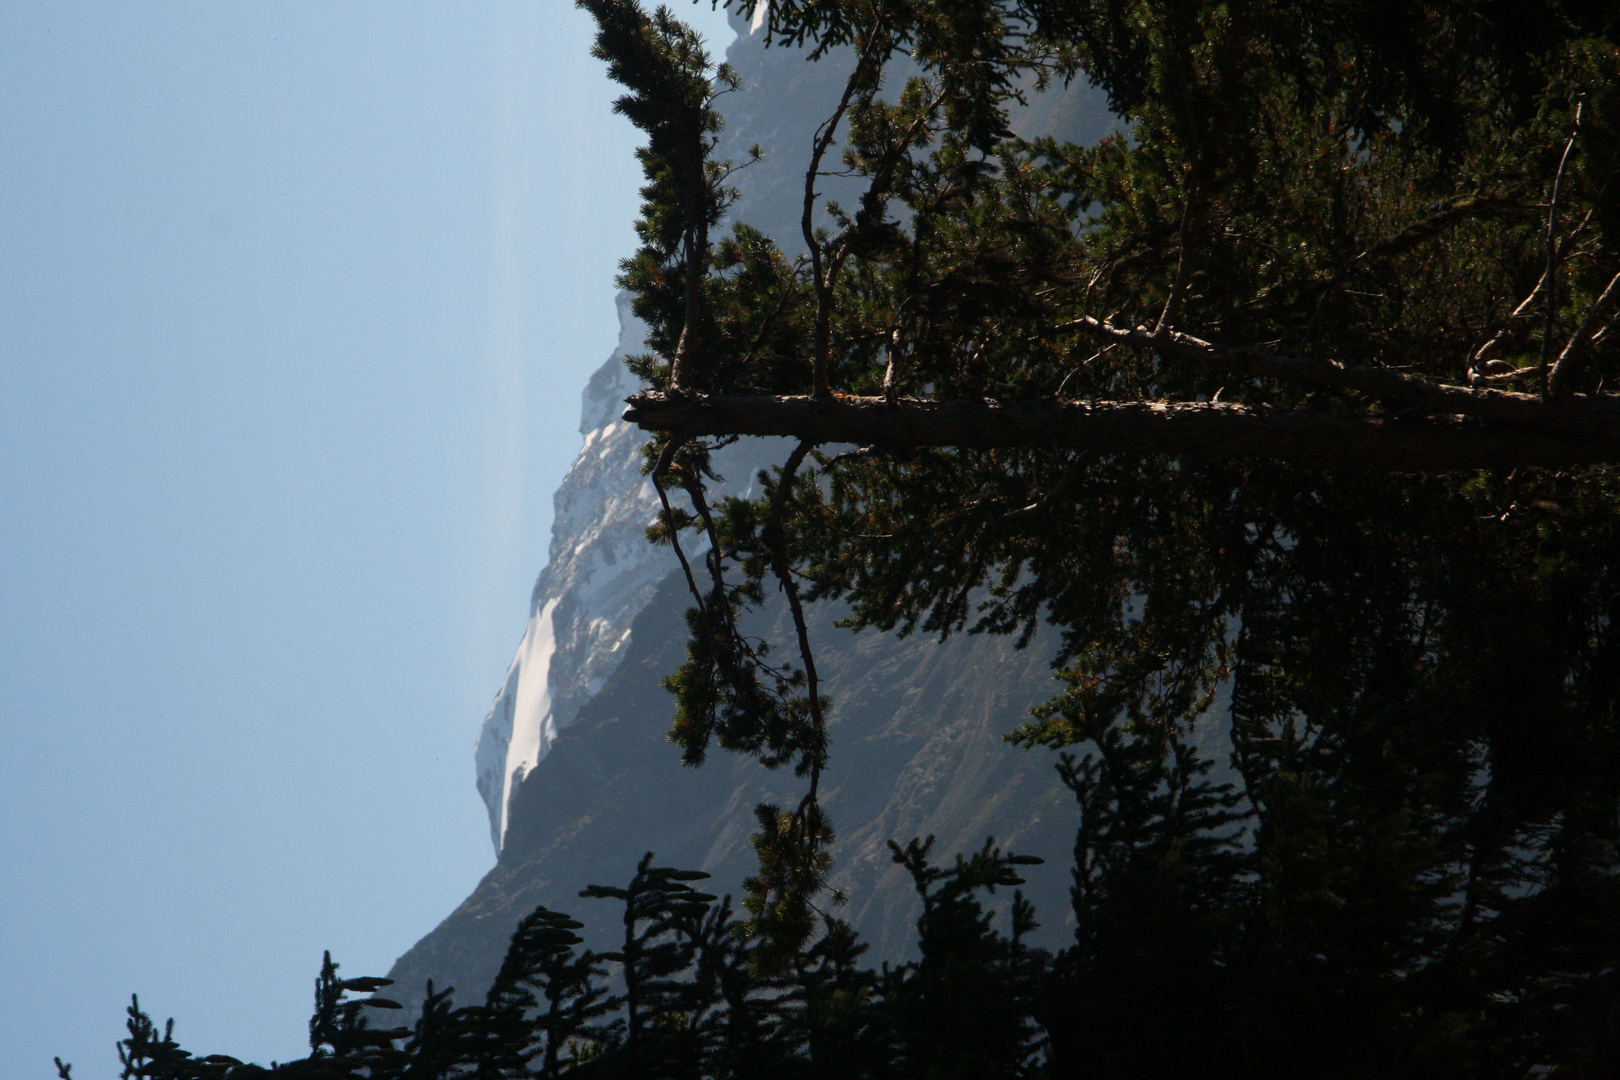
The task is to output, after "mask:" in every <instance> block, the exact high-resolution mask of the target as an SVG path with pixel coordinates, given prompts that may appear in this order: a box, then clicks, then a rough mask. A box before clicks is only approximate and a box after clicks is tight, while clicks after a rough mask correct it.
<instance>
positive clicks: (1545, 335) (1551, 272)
mask: <svg viewBox="0 0 1620 1080" xmlns="http://www.w3.org/2000/svg"><path fill="white" fill-rule="evenodd" d="M1585 108H1586V102H1585V101H1582V102H1580V103H1579V104H1577V105H1576V106H1575V123H1574V124H1572V125H1571V130H1570V133H1569V141H1568V142H1567V143H1565V144H1564V154H1563V156H1562V157H1560V158H1559V159H1558V173H1557V175H1556V176H1554V177H1553V187H1552V198H1551V199H1550V200H1549V201H1548V203H1547V269H1546V271H1545V272H1543V274H1542V277H1543V278H1545V279H1546V281H1547V322H1546V326H1545V327H1544V328H1543V330H1542V333H1541V367H1540V369H1539V371H1540V376H1541V396H1542V397H1544V398H1545V397H1549V396H1551V390H1550V388H1549V386H1548V384H1547V361H1548V360H1549V359H1551V357H1552V335H1553V320H1554V318H1555V317H1556V315H1557V312H1558V276H1557V275H1558V196H1559V194H1560V193H1561V192H1562V190H1563V186H1564V167H1565V166H1567V165H1568V164H1569V155H1570V154H1571V153H1573V152H1574V150H1575V140H1576V139H1577V138H1579V137H1580V134H1581V110H1583V109H1585Z"/></svg>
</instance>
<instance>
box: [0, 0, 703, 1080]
mask: <svg viewBox="0 0 1620 1080" xmlns="http://www.w3.org/2000/svg"><path fill="white" fill-rule="evenodd" d="M683 11H684V12H686V13H689V14H691V15H692V16H693V18H694V21H697V22H698V23H699V24H700V25H701V26H703V27H704V28H705V29H707V30H711V31H714V32H716V33H718V32H720V31H721V29H722V27H723V25H724V23H723V19H722V18H721V17H720V16H716V15H714V14H713V13H712V12H710V11H709V10H708V8H707V7H706V6H704V7H702V8H696V9H693V8H685V7H684V6H683ZM588 47H589V26H588V20H587V19H586V18H585V17H583V16H582V15H581V14H580V13H578V12H576V11H575V10H574V9H573V7H572V6H571V5H569V4H568V3H566V2H563V0H531V2H528V3H517V2H499V3H450V2H448V0H446V2H443V3H439V4H434V5H425V4H419V3H401V2H399V0H388V2H386V3H380V2H368V3H353V2H344V3H332V2H330V0H328V2H323V3H318V4H316V3H287V2H279V0H278V2H277V3H274V4H251V5H250V4H246V3H219V2H208V3H204V2H201V0H198V2H194V3H189V4H159V3H150V2H147V3H140V4H116V5H115V4H105V3H99V4H94V5H89V4H78V3H63V2H58V0H51V2H48V3H47V2H43V0H41V2H34V3H26V2H17V0H13V2H11V3H8V4H5V5H3V6H0V1016H3V1017H4V1021H3V1022H0V1076H3V1077H6V1078H10V1077H31V1076H39V1077H49V1076H52V1075H54V1069H53V1067H52V1066H51V1064H50V1059H51V1056H52V1055H53V1054H61V1055H62V1056H63V1057H64V1058H66V1059H68V1060H71V1061H74V1062H75V1063H76V1065H77V1068H76V1073H77V1075H78V1076H79V1077H80V1078H81V1080H94V1078H96V1077H102V1076H110V1075H114V1074H115V1073H116V1070H117V1065H116V1060H115V1058H114V1055H113V1049H112V1046H113V1043H114V1041H115V1040H116V1039H117V1038H118V1036H119V1035H120V1034H121V1024H122V1010H123V1007H124V1006H125V1005H126V1004H127V1002H128V997H129V994H130V992H131V991H137V992H139V993H140V995H141V1001H142V1003H143V1005H145V1006H146V1007H147V1008H148V1009H149V1010H150V1011H151V1012H152V1013H153V1014H154V1015H155V1016H157V1018H158V1019H159V1020H160V1021H161V1020H162V1019H163V1018H164V1017H167V1016H171V1015H172V1016H175V1017H176V1018H177V1025H176V1034H177V1036H178V1037H179V1038H180V1039H181V1040H182V1041H183V1042H184V1044H185V1045H187V1046H188V1047H189V1048H191V1049H193V1050H196V1051H198V1052H225V1053H232V1054H236V1055H238V1056H241V1057H246V1058H254V1059H258V1060H263V1061H267V1060H268V1059H270V1058H273V1057H275V1058H281V1059H286V1058H290V1057H295V1056H299V1055H301V1054H302V1053H304V1052H306V1050H307V1044H306V1037H307V1036H306V1031H305V1028H304V1024H305V1021H306V1020H307V1017H308V1012H309V1004H310V991H311V985H312V981H313V979H314V976H315V972H316V969H317V967H318V965H319V962H320V955H321V950H322V949H323V948H331V949H332V950H333V952H334V955H335V956H336V958H337V959H338V960H339V961H340V962H341V963H343V965H344V971H345V973H346V974H351V975H360V974H381V973H382V972H383V971H384V970H385V969H386V968H387V967H388V965H389V964H390V963H391V962H392V960H393V958H394V957H395V956H397V955H398V954H399V953H400V952H402V951H404V949H406V948H407V947H408V946H410V945H411V944H412V943H413V942H414V941H415V940H416V939H417V938H418V937H419V936H420V935H421V934H423V933H424V932H426V931H427V930H429V929H431V928H432V926H433V925H434V924H435V923H436V922H437V921H438V920H439V919H440V918H442V917H443V916H445V915H446V914H448V913H449V912H450V910H451V909H452V908H453V907H454V906H455V905H456V904H457V903H458V902H459V901H460V900H461V899H462V897H463V896H465V895H466V893H467V892H468V891H469V890H470V889H471V887H472V886H473V884H474V883H475V882H476V881H477V879H478V877H479V876H480V875H481V874H482V873H483V872H484V871H485V870H487V869H488V867H489V866H490V864H491V862H492V855H491V852H490V849H489V840H488V828H487V825H486V822H485V818H484V810H483V806H482V804H481V803H480V802H479V800H478V796H477V794H476V792H475V790H474V788H473V767H472V747H473V741H474V739H475V737H476V734H477V730H478V724H479V721H480V720H481V719H482V717H483V714H484V712H485V710H486V709H487V707H488V703H489V699H490V698H491V696H492V695H493V694H494V692H495V690H496V689H497V687H498V685H499V682H500V678H501V675H502V673H503V672H504V670H505V667H506V664H507V662H508V661H509V660H510V658H511V654H512V651H513V649H514V648H515V647H516V645H517V642H518V639H519V638H520V637H521V635H522V631H523V625H524V622H525V619H526V617H527V600H528V595H529V588H530V586H531V584H532V582H533V579H534V576H535V574H536V573H537V572H538V571H539V570H540V567H541V565H542V564H543V562H544V559H545V549H546V541H547V538H548V536H549V531H550V523H551V502H550V497H551V492H552V490H553V489H554V488H555V487H556V484H557V482H558V481H559V480H560V478H561V476H562V474H563V472H564V470H565V469H566V468H567V467H568V464H569V462H570V461H571V460H572V458H573V456H574V453H575V450H576V449H577V447H578V443H579V436H578V434H577V432H576V424H577V422H578V408H579V390H580V388H581V386H582V384H583V381H584V379H585V377H586V376H587V375H588V374H589V373H590V372H591V371H592V370H593V369H594V368H595V367H596V366H597V365H598V364H600V363H601V361H602V360H603V359H604V358H605V357H606V356H607V354H608V353H609V351H611V349H612V347H613V342H614V339H615V336H616V325H615V321H614V309H613V302H612V291H613V290H612V283H611V279H612V275H613V268H614V264H615V262H616V261H617V260H618V259H619V258H620V257H622V256H623V255H625V254H627V253H628V251H629V249H630V246H631V244H632V233H631V230H630V223H631V220H632V217H633V215H634V204H635V191H636V187H637V186H638V181H639V177H638V174H637V171H636V169H635V166H634V162H633V160H632V157H631V151H632V147H633V145H634V140H633V135H632V132H631V131H630V129H629V127H628V125H627V124H626V123H625V122H624V121H622V120H621V119H619V118H617V117H613V116H612V115H611V114H610V112H609V102H610V101H611V99H612V96H613V92H614V91H613V88H612V87H611V86H610V85H609V84H608V83H607V82H606V80H605V79H604V77H603V75H602V73H601V65H600V64H599V63H598V62H597V61H594V60H592V59H591V58H590V56H589V54H588ZM717 51H718V50H717Z"/></svg>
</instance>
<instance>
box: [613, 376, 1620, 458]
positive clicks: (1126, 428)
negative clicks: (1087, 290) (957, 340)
mask: <svg viewBox="0 0 1620 1080" xmlns="http://www.w3.org/2000/svg"><path fill="white" fill-rule="evenodd" d="M626 401H627V403H628V404H629V406H630V407H629V409H628V410H627V411H626V412H625V414H624V419H625V420H627V421H629V422H630V423H633V424H636V425H638V426H639V427H641V428H643V429H645V430H648V431H656V432H663V433H667V434H673V435H679V436H686V437H693V436H702V435H717V436H718V435H776V436H785V437H789V438H795V439H801V440H804V441H806V442H810V443H814V444H826V443H852V444H856V445H861V446H867V445H873V446H888V447H925V446H941V447H943V446H957V447H964V448H971V449H981V450H982V449H991V448H995V447H1029V448H1056V449H1067V450H1088V451H1092V452H1095V453H1103V454H1113V453H1125V454H1170V455H1175V456H1192V457H1216V458H1235V457H1252V458H1272V459H1277V460H1282V461H1291V462H1298V463H1300V464H1307V465H1313V466H1321V467H1327V468H1358V469H1380V470H1389V471H1396V472H1446V471H1452V470H1465V469H1479V468H1497V469H1507V468H1516V467H1519V466H1526V465H1536V466H1555V467H1556V466H1569V465H1579V464H1590V463H1593V462H1606V461H1620V424H1616V425H1614V426H1613V427H1612V428H1610V430H1609V431H1607V432H1605V433H1603V434H1602V436H1601V437H1599V436H1595V435H1593V434H1590V433H1582V434H1580V435H1578V436H1573V437H1562V436H1560V435H1557V434H1553V433H1551V432H1549V431H1547V430H1545V429H1543V428H1541V427H1539V426H1526V425H1520V424H1508V423H1501V422H1493V421H1487V420H1483V419H1480V418H1478V417H1457V416H1411V417H1397V418H1391V419H1376V418H1361V417H1348V416H1337V415H1332V414H1328V413H1320V412H1314V411H1309V410H1304V409H1273V408H1268V407H1264V406H1252V405H1243V404H1238V403H1230V402H1181V401H1147V402H1136V401H1092V402H1079V401H1058V400H1053V399H1041V400H1033V401H1009V402H999V401H994V400H990V399H969V400H960V401H917V400H906V399H902V400H900V401H898V402H895V403H893V404H890V403H887V402H885V401H884V400H883V398H881V397H849V396H841V395H840V396H835V397H833V398H831V399H815V398H812V397H809V396H798V395H795V396H783V397H769V396H755V395H741V394H737V395H730V394H713V395H699V394H690V393H687V394H681V395H678V396H671V395H667V394H661V393H646V394H636V395H634V396H633V397H630V398H628V399H626Z"/></svg>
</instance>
